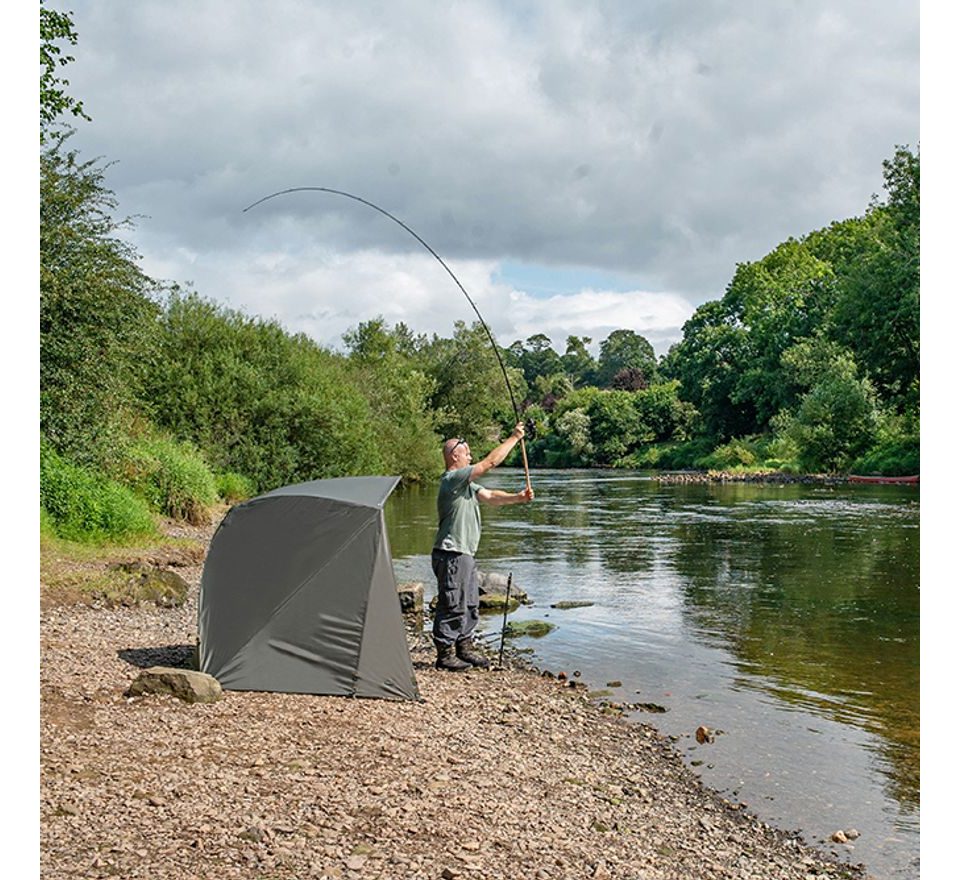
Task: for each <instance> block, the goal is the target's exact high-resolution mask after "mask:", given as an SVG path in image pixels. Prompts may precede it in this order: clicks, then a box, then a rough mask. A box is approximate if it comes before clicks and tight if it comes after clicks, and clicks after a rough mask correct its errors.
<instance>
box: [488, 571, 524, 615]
mask: <svg viewBox="0 0 960 880" xmlns="http://www.w3.org/2000/svg"><path fill="white" fill-rule="evenodd" d="M477 579H478V580H479V582H480V610H481V611H500V612H502V611H503V607H504V605H506V604H507V575H504V574H497V573H495V572H484V571H477ZM529 604H530V598H529V596H527V594H526V593H525V592H524V591H523V590H521V589H520V588H519V587H518V586H517V584H516V581H513V582H511V584H510V604H509V608H508V609H507V610H508V611H514V610H515V609H517V608H519V607H520V606H521V605H529Z"/></svg>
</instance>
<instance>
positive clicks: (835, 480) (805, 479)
mask: <svg viewBox="0 0 960 880" xmlns="http://www.w3.org/2000/svg"><path fill="white" fill-rule="evenodd" d="M654 479H656V480H657V482H659V483H668V484H677V483H770V484H777V485H804V486H814V485H815V486H840V485H843V484H844V483H846V482H847V478H846V477H844V476H841V475H839V474H784V473H780V472H779V471H757V472H750V473H740V472H737V471H665V472H663V473H659V474H657V475H656V476H655V477H654Z"/></svg>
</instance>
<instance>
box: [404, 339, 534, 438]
mask: <svg viewBox="0 0 960 880" xmlns="http://www.w3.org/2000/svg"><path fill="white" fill-rule="evenodd" d="M501 356H502V355H501ZM419 362H420V365H421V369H423V371H424V372H425V373H426V374H427V375H428V376H429V377H430V379H431V380H432V381H433V383H434V390H433V394H432V395H431V397H430V404H431V407H432V408H433V409H434V410H435V412H436V417H437V422H436V426H437V431H438V432H439V433H440V434H441V435H442V436H444V437H454V436H456V437H465V438H466V439H467V440H468V441H469V442H470V445H471V446H473V447H474V448H475V449H477V450H478V451H479V450H480V449H483V448H485V447H487V446H489V444H490V443H491V442H493V441H494V440H496V439H497V438H499V437H500V436H502V434H503V431H504V430H505V429H507V428H512V426H513V425H514V424H515V422H516V416H515V414H514V410H513V404H512V403H511V400H510V393H509V392H508V390H507V387H506V384H505V383H504V379H503V372H502V371H501V370H500V365H499V363H498V362H497V358H496V355H495V354H494V352H493V349H492V348H491V347H490V339H489V338H488V336H487V334H486V331H485V330H484V329H483V325H481V324H480V323H479V322H475V323H474V324H472V325H471V326H469V327H468V326H467V324H466V323H465V322H463V321H457V322H456V324H455V325H454V333H453V338H450V339H447V338H444V337H439V336H436V335H434V336H433V338H432V339H431V340H430V342H428V343H426V344H425V345H424V346H423V348H422V349H421V350H420V353H419ZM506 370H507V375H508V377H509V380H510V387H511V388H512V390H513V395H514V397H515V398H516V400H517V402H518V404H519V402H520V401H522V400H524V399H526V397H527V393H528V392H527V385H526V382H525V381H524V378H523V373H522V372H521V371H520V370H519V369H517V368H516V367H510V366H507V367H506Z"/></svg>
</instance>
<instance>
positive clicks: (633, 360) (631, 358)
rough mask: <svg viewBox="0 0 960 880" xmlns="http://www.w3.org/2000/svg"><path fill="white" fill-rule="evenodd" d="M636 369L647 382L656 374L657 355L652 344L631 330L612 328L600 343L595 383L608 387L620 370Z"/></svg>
mask: <svg viewBox="0 0 960 880" xmlns="http://www.w3.org/2000/svg"><path fill="white" fill-rule="evenodd" d="M631 369H633V370H638V371H639V372H640V373H642V374H643V376H644V377H645V378H646V381H647V384H649V383H650V382H652V381H653V380H654V379H655V378H656V375H657V356H656V354H655V353H654V350H653V346H652V345H651V344H650V343H649V342H648V341H647V340H646V339H644V337H642V336H641V335H640V334H639V333H636V332H635V331H633V330H626V329H621V330H614V331H613V332H612V333H611V334H610V335H609V336H608V337H607V338H606V339H604V340H603V342H601V343H600V359H599V361H598V363H597V376H596V379H597V384H598V385H599V386H600V387H602V388H609V387H611V385H612V384H613V378H614V376H616V375H617V374H618V373H620V372H621V371H622V370H631Z"/></svg>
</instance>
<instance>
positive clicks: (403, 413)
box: [344, 317, 442, 480]
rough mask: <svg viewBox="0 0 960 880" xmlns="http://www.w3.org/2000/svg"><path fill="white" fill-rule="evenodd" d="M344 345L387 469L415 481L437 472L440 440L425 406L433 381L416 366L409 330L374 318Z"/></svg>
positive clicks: (432, 415) (347, 338)
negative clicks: (364, 398)
mask: <svg viewBox="0 0 960 880" xmlns="http://www.w3.org/2000/svg"><path fill="white" fill-rule="evenodd" d="M344 342H345V343H346V344H347V347H348V349H349V350H350V361H351V365H352V366H353V370H352V371H351V375H352V380H353V381H354V382H355V383H356V385H357V387H358V388H359V389H360V390H361V392H362V393H363V395H364V396H365V397H366V399H367V402H368V403H369V405H370V410H371V415H372V419H373V423H374V428H375V430H376V435H377V439H378V442H379V445H380V454H381V456H382V458H383V460H384V465H385V467H386V470H387V471H389V472H390V473H397V474H402V475H404V476H405V477H407V478H408V479H417V480H419V479H424V478H426V477H428V476H431V475H433V474H435V473H438V472H439V471H440V470H441V469H442V467H441V464H442V462H441V460H440V455H439V452H438V450H439V448H440V443H441V440H440V438H439V437H438V436H437V435H436V433H434V430H433V427H434V420H435V415H434V413H433V411H432V410H431V409H430V404H429V401H430V395H431V393H432V391H433V382H432V381H431V380H430V379H429V378H428V377H427V375H426V374H425V373H424V372H423V371H422V370H420V369H418V367H417V365H416V361H415V349H414V347H413V346H414V343H413V340H412V338H411V335H410V333H409V330H408V329H407V328H406V326H405V325H402V324H399V325H397V327H396V328H394V330H393V331H391V330H389V328H388V327H387V325H386V323H385V322H384V320H383V318H382V317H378V318H375V319H374V320H372V321H366V322H364V323H361V324H360V325H359V326H358V327H357V328H356V329H355V330H351V331H350V332H348V333H346V334H345V335H344ZM406 352H411V353H413V354H407V353H406Z"/></svg>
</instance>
